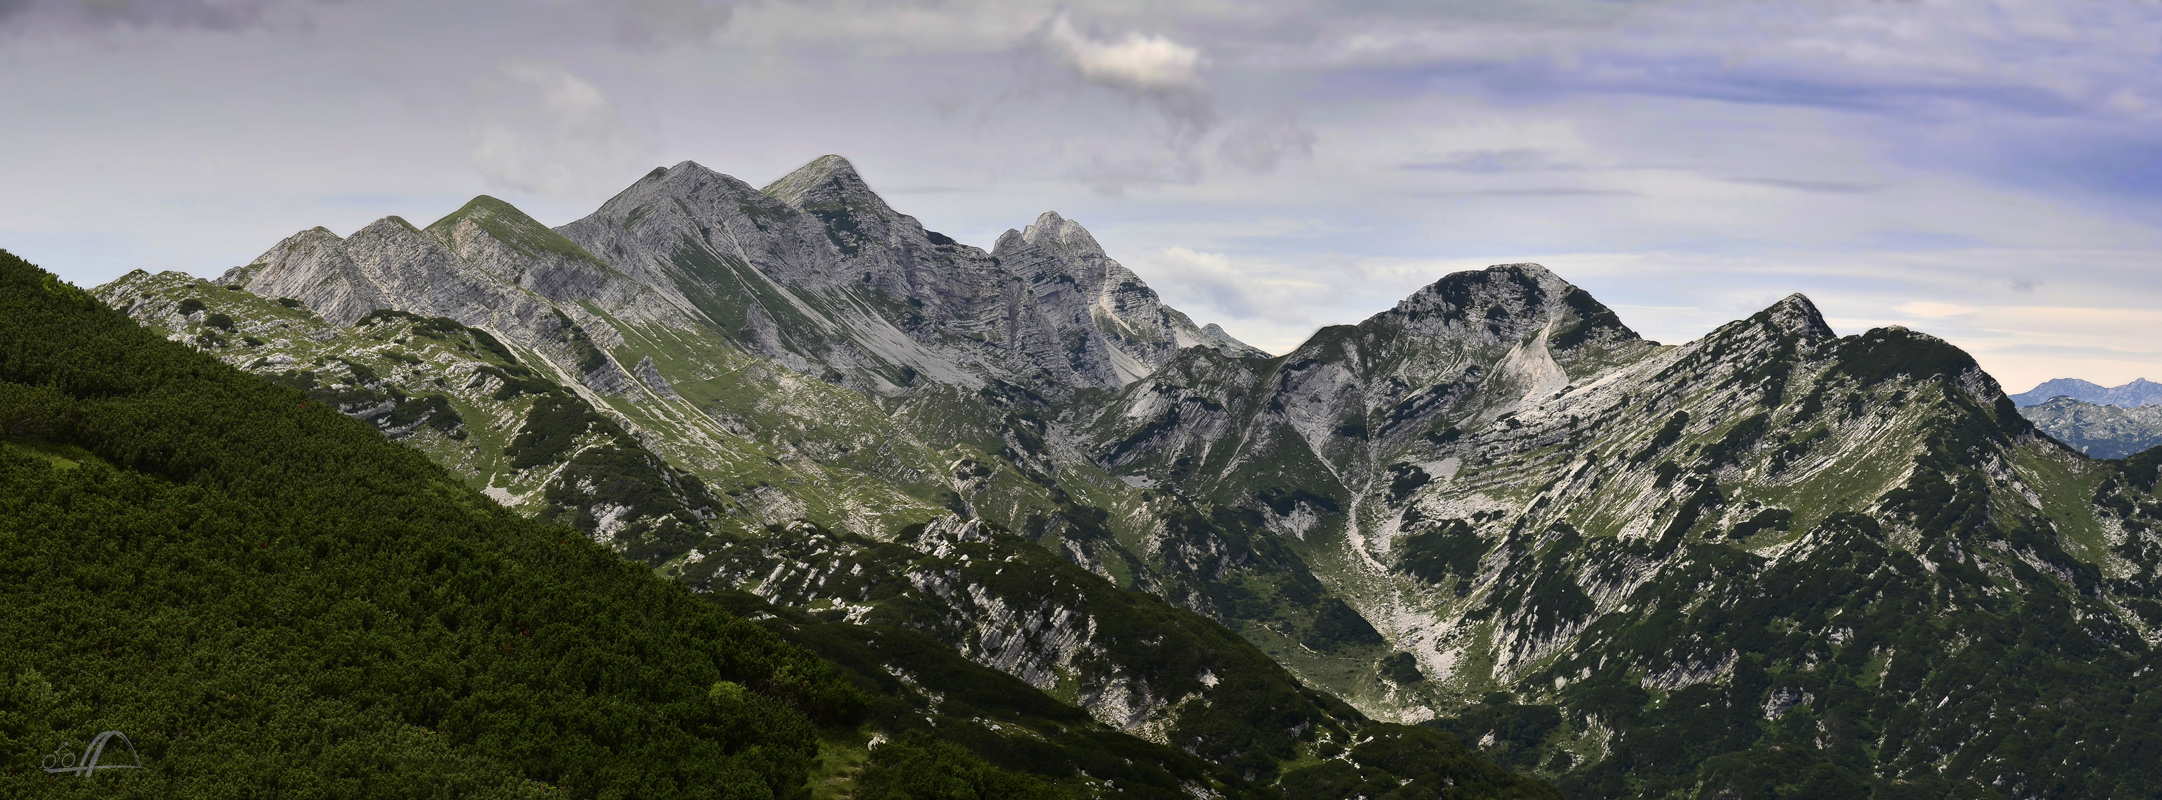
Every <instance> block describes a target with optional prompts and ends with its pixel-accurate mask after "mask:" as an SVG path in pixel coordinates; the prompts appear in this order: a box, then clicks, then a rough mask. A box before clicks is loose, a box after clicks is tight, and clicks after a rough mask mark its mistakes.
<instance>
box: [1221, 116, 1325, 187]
mask: <svg viewBox="0 0 2162 800" xmlns="http://www.w3.org/2000/svg"><path fill="white" fill-rule="evenodd" d="M1314 140H1315V136H1314V132H1313V131H1310V130H1307V129H1306V126H1304V125H1301V124H1299V121H1298V120H1296V119H1293V118H1291V117H1287V116H1280V117H1265V118H1262V119H1255V120H1248V121H1246V122H1244V123H1241V124H1239V125H1238V126H1237V127H1236V128H1233V129H1232V131H1231V132H1230V133H1229V134H1228V135H1226V136H1225V137H1224V140H1223V142H1221V143H1220V144H1218V145H1217V147H1216V154H1217V156H1218V157H1219V158H1222V159H1223V160H1224V161H1226V162H1229V163H1230V164H1231V165H1232V166H1234V167H1237V168H1239V169H1241V170H1245V171H1246V172H1249V173H1253V174H1256V175H1265V174H1268V173H1271V172H1275V171H1276V168H1277V166H1278V165H1280V164H1282V163H1283V162H1285V161H1289V160H1292V159H1303V158H1310V157H1312V156H1313V154H1314Z"/></svg>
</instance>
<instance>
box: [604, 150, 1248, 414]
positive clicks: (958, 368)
mask: <svg viewBox="0 0 2162 800" xmlns="http://www.w3.org/2000/svg"><path fill="white" fill-rule="evenodd" d="M561 232H562V233H563V234H564V235H565V236H566V237H568V238H569V239H571V240H573V241H575V242H578V243H579V244H580V245H582V246H583V247H584V248H585V249H586V250H588V251H591V252H594V253H596V254H599V255H600V256H601V257H602V258H604V259H606V260H608V261H609V262H610V263H612V264H614V265H615V266H617V267H618V268H619V269H622V270H623V271H624V272H626V273H628V274H633V275H642V276H647V278H646V279H649V280H666V281H670V282H672V283H674V284H675V285H676V286H677V287H679V289H680V292H681V294H682V295H683V296H685V297H687V298H690V300H691V302H692V303H694V304H695V305H696V306H697V307H698V308H699V309H700V310H701V311H702V312H703V313H704V314H705V315H706V316H707V317H708V319H709V320H711V322H712V323H713V324H714V326H715V327H717V328H718V329H720V330H721V331H722V332H724V333H725V334H727V335H729V336H730V337H731V338H733V339H734V340H735V341H737V342H738V343H739V344H741V345H742V346H744V347H745V348H746V349H749V350H751V351H753V352H756V353H759V354H760V355H764V356H767V357H770V358H774V359H776V360H779V361H781V362H783V363H786V364H788V365H789V366H790V367H791V368H794V369H796V370H798V371H801V372H805V373H808V374H821V375H822V374H823V373H825V371H827V370H833V371H835V372H837V373H838V374H839V375H840V376H842V378H843V380H844V382H846V383H848V384H849V385H852V386H856V387H858V388H863V389H866V390H869V391H873V392H877V393H892V392H896V391H901V390H903V389H905V388H906V387H909V386H912V385H914V384H915V383H916V382H917V381H918V380H921V379H930V380H932V381H936V382H940V383H947V384H958V385H963V386H969V387H975V386H981V385H983V384H985V383H986V382H987V381H1003V382H1009V383H1015V384H1020V385H1026V386H1031V387H1032V388H1035V389H1037V390H1038V391H1044V392H1050V393H1054V394H1064V393H1066V392H1069V391H1071V390H1072V389H1073V388H1076V387H1100V388H1116V387H1118V386H1122V385H1124V384H1126V383H1129V382H1131V381H1132V380H1134V379H1135V378H1137V377H1139V376H1140V375H1143V374H1147V373H1148V372H1150V371H1152V370H1154V369H1155V368H1156V367H1158V366H1161V365H1162V364H1163V363H1164V362H1165V361H1167V360H1169V359H1170V357H1171V356H1173V355H1175V354H1176V353H1177V352H1178V351H1179V350H1180V349H1182V348H1188V347H1194V346H1209V347H1216V348H1220V349H1225V350H1227V351H1231V352H1238V353H1242V354H1248V355H1260V352H1259V351H1257V350H1254V349H1253V348H1250V347H1247V346H1245V345H1244V344H1241V343H1239V342H1238V341H1237V340H1235V339H1232V338H1231V337H1230V336H1228V335H1226V334H1224V333H1223V332H1222V329H1221V328H1218V329H1216V331H1215V332H1214V333H1208V332H1205V331H1204V330H1203V329H1201V328H1199V327H1198V326H1196V325H1194V323H1193V322H1192V320H1190V319H1188V318H1187V317H1186V316H1185V315H1183V314H1180V313H1178V312H1177V311H1175V310H1172V309H1169V308H1166V307H1164V306H1163V305H1162V303H1161V301H1160V300H1159V299H1158V298H1157V296H1156V294H1155V293H1154V292H1153V291H1151V290H1149V289H1148V287H1147V286H1146V285H1145V284H1143V283H1142V282H1141V281H1140V280H1139V278H1137V277H1135V276H1134V275H1133V273H1131V272H1130V271H1128V270H1126V269H1125V268H1124V267H1122V266H1119V265H1118V263H1117V262H1115V261H1112V260H1111V259H1110V258H1108V257H1107V256H1105V254H1104V252H1103V250H1102V248H1101V247H1099V246H1098V245H1097V244H1096V242H1095V240H1094V239H1093V238H1092V237H1090V236H1089V234H1088V232H1087V231H1086V230H1085V229H1083V228H1082V227H1081V226H1080V225H1078V224H1076V223H1073V222H1071V221H1068V220H1065V219H1063V218H1060V217H1059V216H1058V215H1057V214H1045V215H1043V216H1042V217H1039V218H1038V220H1037V222H1036V224H1033V225H1030V226H1028V228H1027V229H1026V230H1023V231H1009V232H1008V233H1007V234H1005V235H1004V236H1001V237H1000V239H999V242H998V245H997V247H996V248H995V249H994V251H993V252H989V253H986V252H984V251H983V250H981V249H979V248H975V247H971V246H968V245H963V244H960V243H958V242H955V241H954V240H953V239H951V238H949V237H946V236H944V235H942V234H939V233H937V232H934V231H927V230H925V229H924V228H923V226H922V225H921V224H920V223H919V222H917V221H916V220H915V219H914V218H913V217H909V216H907V215H905V214H901V213H899V212H896V211H894V210H893V209H892V208H891V207H890V206H888V205H886V203H885V201H884V200H882V199H880V198H879V197H878V195H877V194H876V193H874V192H872V191H871V189H870V187H869V186H868V185H867V184H865V182H864V181H863V179H862V177H861V176H860V175H858V174H857V173H856V172H855V170H854V168H853V167H852V166H850V165H849V163H848V162H847V161H846V160H845V159H842V158H840V157H838V156H826V157H823V158H820V159H818V160H816V161H813V162H811V163H810V164H808V165H805V166H804V167H803V168H802V169H799V170H797V171H795V172H793V173H790V174H789V175H788V176H786V177H783V178H782V179H780V180H778V181H775V182H774V183H773V184H771V185H769V186H767V187H766V188H765V190H763V191H761V190H757V189H754V188H752V187H751V186H750V185H748V184H745V183H743V182H742V181H738V180H736V179H734V178H731V177H728V176H726V175H721V174H719V173H716V172H713V171H711V170H708V169H706V168H704V167H702V166H699V165H698V164H695V163H691V162H684V163H682V164H678V165H676V166H674V167H670V168H667V169H663V170H655V171H654V172H653V173H650V174H648V175H647V176H646V178H645V179H644V180H641V181H640V182H639V183H637V184H635V185H633V186H632V187H631V188H629V189H626V190H625V191H624V192H622V193H621V194H619V195H617V196H616V197H614V198H612V199H610V200H609V201H608V203H606V204H604V205H603V206H602V207H601V209H600V210H599V211H597V212H595V213H594V214H592V215H590V216H588V217H586V218H584V219H581V220H579V221H577V222H573V223H571V224H569V225H566V226H564V227H563V228H562V231H561Z"/></svg>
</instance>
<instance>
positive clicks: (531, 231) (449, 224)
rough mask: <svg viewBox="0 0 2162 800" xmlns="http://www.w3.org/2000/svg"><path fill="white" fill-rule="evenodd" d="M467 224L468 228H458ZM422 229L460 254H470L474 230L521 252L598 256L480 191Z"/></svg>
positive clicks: (543, 255)
mask: <svg viewBox="0 0 2162 800" xmlns="http://www.w3.org/2000/svg"><path fill="white" fill-rule="evenodd" d="M468 226H469V227H470V228H471V230H470V231H465V230H461V228H466V227H468ZM424 232H425V233H427V234H429V235H431V236H434V237H436V238H437V239H438V240H441V241H442V242H443V243H444V244H446V245H449V246H450V248H451V249H452V250H454V251H456V252H457V253H458V254H459V255H460V256H464V257H467V258H471V257H473V256H474V253H473V252H472V243H473V241H474V236H475V233H478V234H485V235H486V236H489V237H493V238H494V239H495V240H497V241H499V242H501V243H502V244H503V245H505V246H508V247H510V248H512V249H514V250H516V251H518V252H519V253H521V254H524V255H527V256H532V257H537V258H546V257H550V256H557V257H564V258H573V259H579V260H583V261H590V262H594V263H595V264H598V263H599V261H600V260H599V259H597V258H594V257H593V255H592V254H590V253H587V252H586V251H585V249H584V248H581V247H579V246H578V245H576V244H573V243H572V242H571V240H569V239H566V238H564V237H563V235H562V234H560V233H557V232H555V231H554V230H553V229H550V228H549V227H548V226H546V225H543V224H541V223H540V221H539V220H535V219H534V218H532V217H531V216H527V215H526V213H525V212H524V211H520V210H518V207H517V206H513V205H511V204H509V203H506V202H504V201H502V200H499V199H496V198H494V197H489V196H488V195H480V196H478V197H475V198H473V199H472V200H471V201H468V202H467V203H466V204H465V205H464V206H462V207H460V208H459V209H458V210H457V211H453V212H451V213H449V214H447V215H444V217H443V218H442V219H439V220H436V221H435V222H433V223H430V224H429V225H428V227H427V228H426V230H425V231H424Z"/></svg>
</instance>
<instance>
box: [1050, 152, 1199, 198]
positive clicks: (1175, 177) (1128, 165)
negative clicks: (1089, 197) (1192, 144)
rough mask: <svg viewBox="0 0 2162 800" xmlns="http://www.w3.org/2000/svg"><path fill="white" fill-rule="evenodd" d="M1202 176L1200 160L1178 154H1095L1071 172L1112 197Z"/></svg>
mask: <svg viewBox="0 0 2162 800" xmlns="http://www.w3.org/2000/svg"><path fill="white" fill-rule="evenodd" d="M1201 175H1202V170H1201V162H1200V161H1199V160H1197V159H1195V158H1193V157H1192V156H1190V155H1185V154H1179V153H1174V154H1172V155H1170V156H1167V157H1162V158H1126V159H1106V158H1101V157H1098V158H1094V159H1090V160H1089V162H1088V163H1087V164H1084V165H1082V166H1081V167H1079V168H1077V169H1075V170H1074V171H1073V172H1072V177H1073V179H1074V180H1076V181H1079V182H1081V183H1082V184H1083V185H1085V186H1088V187H1089V188H1091V189H1094V190H1096V191H1097V193H1099V194H1103V195H1107V196H1111V197H1117V196H1120V195H1123V194H1125V193H1126V192H1127V191H1129V190H1134V189H1154V188H1158V187H1162V186H1170V185H1177V184H1190V183H1198V182H1200V180H1201Z"/></svg>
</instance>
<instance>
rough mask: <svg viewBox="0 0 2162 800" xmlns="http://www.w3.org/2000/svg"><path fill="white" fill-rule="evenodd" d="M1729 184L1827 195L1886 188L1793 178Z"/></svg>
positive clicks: (1742, 180) (1882, 186) (1740, 179)
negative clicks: (1746, 184)
mask: <svg viewBox="0 0 2162 800" xmlns="http://www.w3.org/2000/svg"><path fill="white" fill-rule="evenodd" d="M1727 182H1729V183H1749V184H1755V185H1758V186H1772V187H1776V188H1780V189H1792V190H1794V191H1797V192H1822V193H1826V194H1862V193H1864V192H1874V191H1877V190H1879V189H1882V188H1884V184H1881V183H1859V182H1852V181H1811V180H1796V179H1792V178H1728V179H1727Z"/></svg>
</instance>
